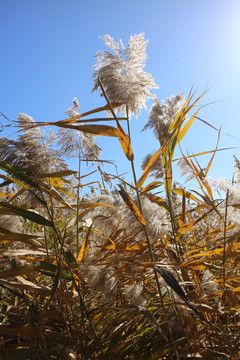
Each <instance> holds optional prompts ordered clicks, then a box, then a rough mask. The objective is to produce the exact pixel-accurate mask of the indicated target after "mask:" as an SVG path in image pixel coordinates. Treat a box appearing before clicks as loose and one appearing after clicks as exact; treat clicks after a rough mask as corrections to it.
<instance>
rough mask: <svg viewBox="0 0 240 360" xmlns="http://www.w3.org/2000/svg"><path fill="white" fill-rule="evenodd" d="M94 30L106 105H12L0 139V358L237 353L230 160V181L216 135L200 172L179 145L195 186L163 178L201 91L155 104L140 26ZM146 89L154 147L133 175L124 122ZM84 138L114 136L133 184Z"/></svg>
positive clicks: (237, 242)
mask: <svg viewBox="0 0 240 360" xmlns="http://www.w3.org/2000/svg"><path fill="white" fill-rule="evenodd" d="M104 40H105V43H106V45H107V46H108V47H109V48H110V49H111V50H112V51H111V52H110V51H105V52H100V53H98V54H96V57H97V59H98V61H97V65H96V67H95V73H94V90H100V93H101V95H102V96H103V99H104V100H103V104H105V105H103V106H102V107H100V108H95V109H93V110H90V111H88V112H86V113H84V114H81V113H80V106H79V103H78V100H77V99H76V98H75V99H74V101H73V106H71V107H70V108H69V109H68V110H67V112H66V113H67V115H68V118H67V119H65V120H61V121H58V122H55V123H35V122H34V120H33V119H32V118H31V117H30V116H27V115H25V114H19V117H18V122H17V125H18V126H19V129H20V130H21V131H20V132H19V136H18V138H17V139H16V140H10V139H8V138H4V137H2V138H1V139H0V168H1V170H2V171H1V175H0V177H1V179H2V183H1V184H0V187H1V193H0V196H1V202H0V214H1V216H0V359H85V360H91V359H106V360H107V359H109V360H110V359H115V360H124V359H126V360H135V359H136V360H141V359H142V360H154V359H155V360H157V359H237V358H239V327H240V318H239V309H240V301H239V297H238V293H239V292H240V286H239V282H240V274H239V251H240V250H239V248H240V235H239V234H240V233H239V229H240V227H239V225H240V220H239V219H240V218H239V207H240V201H239V200H240V191H239V182H240V177H239V171H240V163H239V161H238V159H235V175H236V176H235V180H234V181H232V182H231V183H230V182H227V181H226V180H221V181H220V180H219V181H218V182H217V181H212V180H211V179H210V178H209V177H208V173H209V169H210V167H211V165H212V162H213V160H214V156H215V154H216V152H217V151H218V146H216V149H215V150H214V151H211V152H209V153H210V160H209V162H208V163H207V164H206V168H204V169H202V168H201V167H200V165H199V162H198V161H197V158H198V156H200V155H203V154H205V153H202V154H198V156H193V155H191V156H189V155H187V154H183V153H182V158H181V159H180V160H179V161H178V166H179V168H180V170H181V172H182V174H183V175H186V176H187V180H189V179H191V180H194V181H195V183H196V184H197V189H198V190H192V189H189V188H188V187H187V184H188V183H184V184H183V185H182V184H180V183H176V182H175V181H174V174H173V169H174V167H173V163H174V162H175V159H174V152H175V149H176V148H177V147H179V144H180V142H181V141H182V139H183V138H184V136H185V134H186V133H187V132H188V130H189V129H190V127H191V125H192V124H193V122H194V119H195V118H196V117H197V116H198V111H199V108H198V101H199V100H200V98H202V96H203V95H204V94H202V95H201V96H199V97H198V98H195V96H194V94H193V93H192V92H190V94H189V95H188V96H186V97H184V96H183V95H177V96H171V97H170V98H168V99H167V100H166V101H163V102H162V104H159V102H158V101H157V99H156V98H155V97H154V95H153V94H152V92H151V88H155V87H156V85H155V82H154V79H153V78H152V76H151V75H150V74H148V73H146V72H144V71H143V70H142V68H143V65H144V64H143V63H144V61H145V60H146V45H147V42H146V41H144V35H143V34H140V35H135V36H132V37H131V38H130V41H129V44H128V47H127V48H124V46H123V44H122V43H121V42H120V44H118V43H115V42H114V41H113V39H112V38H110V37H109V36H105V37H104ZM149 97H152V98H153V99H154V105H153V106H152V108H151V109H150V112H149V121H148V123H147V124H146V125H145V128H144V130H145V129H149V128H150V129H152V130H153V135H154V136H155V137H156V139H157V140H158V142H159V149H158V150H157V151H154V152H153V153H150V154H147V155H146V157H145V158H144V159H143V162H142V172H141V176H140V177H139V178H138V179H137V177H136V172H135V166H134V151H133V149H132V146H131V134H130V121H129V120H130V117H131V116H137V115H138V114H139V113H140V111H141V108H143V107H144V106H145V101H146V99H147V98H149ZM106 112H107V115H106ZM99 113H100V115H101V116H102V114H104V115H103V117H98V116H99V115H98V114H99ZM109 124H111V125H109ZM50 125H51V126H52V127H54V128H56V127H57V128H58V131H57V132H55V134H53V133H50V134H49V135H48V136H46V135H45V134H43V133H42V132H41V131H40V128H41V126H50ZM96 136H111V137H115V138H116V141H119V142H120V144H121V147H122V150H123V157H125V159H126V167H129V166H130V168H131V170H132V183H128V182H126V181H125V179H124V178H123V177H120V176H116V175H115V176H114V175H112V174H108V173H106V172H105V171H103V170H102V166H101V164H102V163H101V158H100V153H101V151H100V150H101V149H100V148H99V147H98V146H97V144H96V142H95V137H96ZM134 136H135V134H134ZM52 144H55V146H54V147H52V146H51V145H52ZM73 156H75V157H77V158H78V160H79V169H78V171H72V170H70V169H69V168H68V166H67V160H66V159H67V158H70V157H73ZM112 160H114V158H113V159H112ZM86 161H88V162H90V163H92V164H95V165H94V166H95V168H94V170H92V169H93V168H91V171H90V172H89V173H88V172H86V173H83V172H82V170H81V169H82V167H81V164H82V162H86ZM93 177H94V179H95V180H92V178H93ZM89 178H91V180H88V179H89ZM89 189H90V190H89ZM218 191H219V192H220V194H221V197H222V198H221V199H220V198H219V196H218V198H216V194H218Z"/></svg>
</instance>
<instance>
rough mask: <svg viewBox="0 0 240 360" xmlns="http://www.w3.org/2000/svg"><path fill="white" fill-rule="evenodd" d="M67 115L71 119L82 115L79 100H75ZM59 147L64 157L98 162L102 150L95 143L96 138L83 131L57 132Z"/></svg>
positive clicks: (61, 130) (66, 130) (68, 130)
mask: <svg viewBox="0 0 240 360" xmlns="http://www.w3.org/2000/svg"><path fill="white" fill-rule="evenodd" d="M65 113H66V114H67V115H68V116H69V117H70V118H71V117H74V116H77V115H79V114H80V105H79V101H78V99H77V98H76V97H75V98H74V99H73V105H72V106H70V107H69V108H68V110H67V111H65ZM57 137H58V138H59V140H58V145H60V147H61V149H60V153H61V155H62V156H64V157H66V158H69V157H78V156H81V157H82V156H84V158H86V159H87V160H91V161H94V160H98V158H99V157H100V155H101V149H100V148H99V147H98V146H97V144H96V142H95V136H94V135H92V134H88V133H83V132H82V131H76V130H72V129H64V128H61V129H59V130H58V132H57Z"/></svg>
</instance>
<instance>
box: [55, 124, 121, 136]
mask: <svg viewBox="0 0 240 360" xmlns="http://www.w3.org/2000/svg"><path fill="white" fill-rule="evenodd" d="M53 125H56V124H54V123H53ZM57 126H58V127H62V128H67V129H73V130H78V131H82V132H85V133H88V134H94V135H99V136H113V137H118V130H117V129H116V128H114V127H112V126H108V125H70V124H58V125H57Z"/></svg>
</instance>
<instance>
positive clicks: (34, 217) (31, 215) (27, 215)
mask: <svg viewBox="0 0 240 360" xmlns="http://www.w3.org/2000/svg"><path fill="white" fill-rule="evenodd" d="M0 206H2V207H5V208H7V209H9V210H10V211H11V212H13V213H14V214H16V215H19V216H22V217H23V218H24V219H28V220H31V221H33V222H35V223H37V224H40V225H45V226H51V227H53V223H52V222H51V221H49V220H47V219H45V218H44V217H43V216H41V215H39V214H36V213H35V212H33V211H29V210H24V209H22V208H20V207H18V206H14V205H11V204H7V203H5V202H2V201H1V202H0Z"/></svg>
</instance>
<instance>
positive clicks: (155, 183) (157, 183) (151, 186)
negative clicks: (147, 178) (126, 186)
mask: <svg viewBox="0 0 240 360" xmlns="http://www.w3.org/2000/svg"><path fill="white" fill-rule="evenodd" d="M162 184H163V182H162V181H153V182H151V183H150V184H148V185H147V186H145V188H144V189H142V191H143V192H148V191H151V190H154V189H156V188H157V187H158V186H160V185H162Z"/></svg>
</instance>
